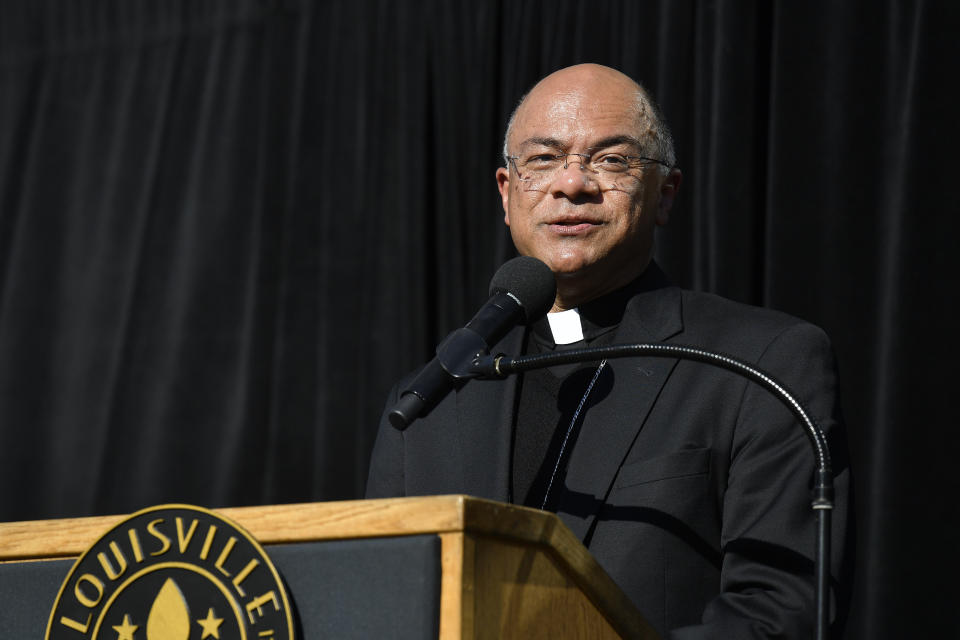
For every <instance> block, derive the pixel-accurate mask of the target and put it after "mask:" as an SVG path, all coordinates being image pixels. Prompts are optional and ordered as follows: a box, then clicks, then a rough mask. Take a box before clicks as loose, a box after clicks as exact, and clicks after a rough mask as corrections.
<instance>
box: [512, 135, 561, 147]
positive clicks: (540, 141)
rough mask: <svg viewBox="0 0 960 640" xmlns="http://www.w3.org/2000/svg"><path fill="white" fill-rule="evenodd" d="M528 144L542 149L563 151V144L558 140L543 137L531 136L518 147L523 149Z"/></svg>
mask: <svg viewBox="0 0 960 640" xmlns="http://www.w3.org/2000/svg"><path fill="white" fill-rule="evenodd" d="M530 144H537V145H540V146H543V147H553V148H554V149H563V143H562V142H561V141H560V140H557V139H556V138H549V137H543V136H531V137H529V138H527V139H526V140H524V141H523V142H521V143H520V146H521V147H525V146H527V145H530Z"/></svg>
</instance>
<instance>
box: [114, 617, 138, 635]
mask: <svg viewBox="0 0 960 640" xmlns="http://www.w3.org/2000/svg"><path fill="white" fill-rule="evenodd" d="M139 628H140V627H139V626H138V625H135V624H131V623H130V616H129V615H128V614H126V613H125V614H123V624H115V625H113V630H114V631H116V632H117V640H133V632H134V631H136V630H137V629H139Z"/></svg>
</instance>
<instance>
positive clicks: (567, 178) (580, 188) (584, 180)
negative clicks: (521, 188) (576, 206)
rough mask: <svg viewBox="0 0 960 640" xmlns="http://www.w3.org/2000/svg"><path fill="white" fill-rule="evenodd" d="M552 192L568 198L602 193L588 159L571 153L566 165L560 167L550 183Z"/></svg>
mask: <svg viewBox="0 0 960 640" xmlns="http://www.w3.org/2000/svg"><path fill="white" fill-rule="evenodd" d="M550 193H551V194H552V195H558V194H563V195H565V196H567V197H568V198H577V197H581V196H584V195H587V196H593V195H596V194H598V193H600V185H599V184H597V176H596V175H594V173H593V170H592V169H590V167H589V166H588V165H587V161H586V160H585V159H584V158H582V157H580V156H577V155H573V154H571V155H569V156H568V157H567V160H566V163H565V166H563V167H561V168H560V171H559V172H557V175H556V176H554V178H553V182H551V183H550Z"/></svg>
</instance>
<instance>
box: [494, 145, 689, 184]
mask: <svg viewBox="0 0 960 640" xmlns="http://www.w3.org/2000/svg"><path fill="white" fill-rule="evenodd" d="M598 153H604V152H602V151H597V152H594V153H538V154H534V155H535V156H551V157H552V158H554V159H556V160H559V159H560V158H563V170H564V171H566V170H567V169H569V168H570V162H569V158H570V156H578V157H580V158H582V159H583V161H582V162H581V163H580V166H581V167H583V168H585V169H588V170H590V171H592V172H593V173H595V174H597V175H603V173H602V172H603V169H595V168H594V167H593V164H592V163H591V162H590V158H592V157H593V156H594V155H595V154H598ZM613 155H618V156H620V157H622V158H625V159H627V160H637V161H639V163H638V165H643V164H649V163H654V164H659V165H663V166H664V167H666V168H667V169H668V170H669V169H672V168H673V167H671V166H670V164H669V163H667V162H664V161H663V160H658V159H656V158H649V157H647V156H633V155H628V154H626V153H613ZM506 159H507V162H510V163H513V168H514V170H516V172H517V175H521V173H520V166H519V164H518V163H517V161H518V160H520V156H506ZM528 162H529V160H528ZM632 168H635V167H627V169H632ZM612 173H613V174H614V175H617V172H612ZM622 173H626V170H624V171H623V172H622ZM545 177H549V176H545ZM521 179H523V178H522V177H521Z"/></svg>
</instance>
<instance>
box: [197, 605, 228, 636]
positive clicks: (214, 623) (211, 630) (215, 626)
mask: <svg viewBox="0 0 960 640" xmlns="http://www.w3.org/2000/svg"><path fill="white" fill-rule="evenodd" d="M222 622H223V618H217V617H214V615H213V609H212V608H211V609H210V610H209V611H208V612H207V617H206V618H204V619H203V620H197V624H199V625H200V626H201V627H203V635H202V636H200V640H203V639H204V638H209V637H211V636H212V637H214V638H217V640H219V639H220V624H221V623H222Z"/></svg>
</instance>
